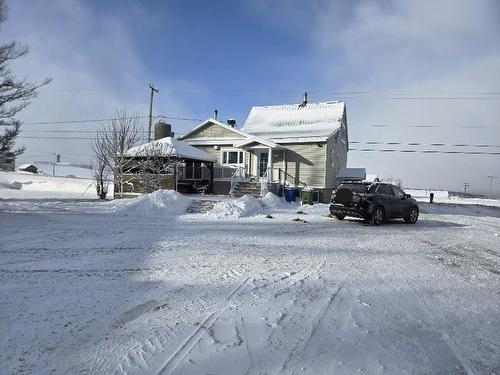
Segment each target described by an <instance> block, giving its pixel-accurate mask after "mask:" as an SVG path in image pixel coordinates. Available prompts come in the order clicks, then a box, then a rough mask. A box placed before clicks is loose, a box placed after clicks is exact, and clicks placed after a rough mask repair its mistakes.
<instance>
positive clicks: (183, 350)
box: [155, 277, 250, 375]
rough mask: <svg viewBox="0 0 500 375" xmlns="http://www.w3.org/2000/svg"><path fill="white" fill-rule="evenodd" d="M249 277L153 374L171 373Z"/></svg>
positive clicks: (246, 279)
mask: <svg viewBox="0 0 500 375" xmlns="http://www.w3.org/2000/svg"><path fill="white" fill-rule="evenodd" d="M249 279H250V278H249V277H247V278H245V279H244V280H243V281H242V282H241V283H240V284H239V285H238V286H237V287H236V288H235V289H234V290H233V291H232V292H231V293H230V294H229V295H227V296H226V298H225V299H224V304H223V306H222V307H220V308H219V309H217V310H216V311H214V312H212V313H211V314H210V315H208V317H207V318H205V320H204V321H203V322H202V323H200V324H199V325H198V327H197V328H196V329H195V330H194V331H193V332H192V333H191V334H190V335H189V336H188V337H187V339H186V340H184V342H183V343H182V344H181V345H180V346H179V347H178V348H177V349H176V350H175V351H174V352H173V354H172V355H171V356H170V357H169V358H167V359H166V360H165V361H164V362H163V363H162V364H161V365H160V367H159V369H158V370H157V371H155V374H157V375H160V374H171V373H172V372H173V371H174V370H175V369H176V368H177V366H178V365H179V363H180V362H181V361H182V360H183V359H184V358H185V357H186V355H187V354H188V353H189V352H190V351H191V349H192V348H193V347H194V346H195V345H196V344H197V343H198V341H200V339H201V338H202V337H203V335H204V334H205V333H206V332H207V331H208V330H209V329H210V328H211V327H212V326H213V325H214V324H215V322H216V321H217V319H219V317H220V316H221V314H222V313H223V312H224V310H225V309H226V308H227V306H228V303H229V301H230V300H231V298H232V297H233V296H234V295H236V294H237V293H238V292H239V291H241V290H242V289H244V288H245V286H246V283H247V281H248V280H249Z"/></svg>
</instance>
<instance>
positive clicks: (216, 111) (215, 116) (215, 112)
mask: <svg viewBox="0 0 500 375" xmlns="http://www.w3.org/2000/svg"><path fill="white" fill-rule="evenodd" d="M218 114H219V111H218V110H216V109H215V110H214V120H217V115H218Z"/></svg>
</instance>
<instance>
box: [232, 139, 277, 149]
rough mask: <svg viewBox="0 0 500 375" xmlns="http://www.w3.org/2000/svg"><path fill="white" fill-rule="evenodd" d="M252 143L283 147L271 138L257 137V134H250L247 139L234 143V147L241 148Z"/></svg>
mask: <svg viewBox="0 0 500 375" xmlns="http://www.w3.org/2000/svg"><path fill="white" fill-rule="evenodd" d="M252 143H258V144H262V145H265V146H267V147H271V148H282V147H281V146H280V145H278V144H276V143H274V142H273V141H270V140H269V139H265V138H260V137H255V136H250V137H249V138H247V139H243V140H241V141H238V142H236V143H234V144H233V147H236V148H240V147H244V146H247V145H250V144H252Z"/></svg>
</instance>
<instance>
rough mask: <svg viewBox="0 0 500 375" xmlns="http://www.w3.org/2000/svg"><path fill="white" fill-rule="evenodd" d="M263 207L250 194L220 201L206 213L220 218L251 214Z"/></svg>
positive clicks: (234, 217)
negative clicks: (232, 199)
mask: <svg viewBox="0 0 500 375" xmlns="http://www.w3.org/2000/svg"><path fill="white" fill-rule="evenodd" d="M261 208H262V205H261V204H260V203H259V201H258V200H257V199H255V198H254V197H252V196H250V195H244V196H243V197H241V198H238V199H236V200H234V201H223V202H218V203H216V204H215V205H214V208H212V210H210V211H209V212H207V213H206V215H207V216H212V217H215V218H218V219H223V218H233V219H238V218H240V217H245V216H251V215H253V214H255V213H257V212H258V211H259V210H260V209H261Z"/></svg>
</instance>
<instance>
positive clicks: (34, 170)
mask: <svg viewBox="0 0 500 375" xmlns="http://www.w3.org/2000/svg"><path fill="white" fill-rule="evenodd" d="M17 170H18V171H21V172H30V173H38V167H37V166H36V165H34V164H23V165H20V166H19V167H18V168H17Z"/></svg>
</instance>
